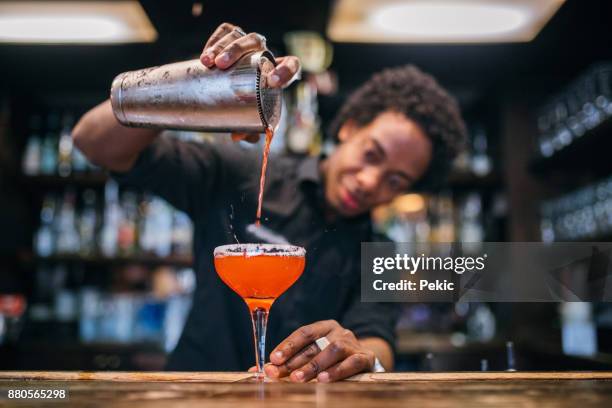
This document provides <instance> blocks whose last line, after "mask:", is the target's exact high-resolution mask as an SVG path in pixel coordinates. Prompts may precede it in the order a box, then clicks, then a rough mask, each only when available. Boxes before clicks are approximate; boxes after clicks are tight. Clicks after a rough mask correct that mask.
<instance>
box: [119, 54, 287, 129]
mask: <svg viewBox="0 0 612 408" xmlns="http://www.w3.org/2000/svg"><path fill="white" fill-rule="evenodd" d="M274 65H275V62H274V57H273V56H272V54H270V52H268V51H263V52H257V53H252V54H248V55H246V56H244V57H243V58H241V59H240V60H239V61H237V62H236V63H235V64H234V65H233V66H232V67H230V68H229V69H226V70H221V69H218V68H216V67H215V68H212V69H209V68H207V67H206V66H204V65H203V64H202V63H201V62H200V60H197V59H195V60H191V61H184V62H177V63H174V64H168V65H162V66H159V67H152V68H145V69H141V70H138V71H129V72H124V73H122V74H119V75H118V76H117V77H116V78H115V80H114V81H113V84H112V87H111V104H112V107H113V112H114V114H115V117H116V118H117V120H118V121H119V122H120V123H121V124H123V125H126V126H135V127H153V128H168V129H184V130H199V131H211V132H212V131H214V132H245V133H262V132H264V131H265V129H266V128H267V127H268V126H270V127H272V128H276V125H277V124H278V121H279V118H280V113H281V96H282V95H281V90H280V89H278V88H270V87H268V85H267V75H266V74H267V73H268V72H270V71H271V70H272V69H274Z"/></svg>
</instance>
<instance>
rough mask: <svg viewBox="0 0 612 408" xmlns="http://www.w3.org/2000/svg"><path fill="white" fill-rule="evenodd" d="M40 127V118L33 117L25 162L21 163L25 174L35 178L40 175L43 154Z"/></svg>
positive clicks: (24, 157)
mask: <svg viewBox="0 0 612 408" xmlns="http://www.w3.org/2000/svg"><path fill="white" fill-rule="evenodd" d="M40 125H41V119H40V116H38V115H32V116H31V117H30V123H29V128H30V134H29V136H28V143H27V145H26V148H25V152H24V155H23V161H22V163H21V167H22V170H23V173H24V174H26V175H28V176H35V175H37V174H39V173H40V165H41V163H40V160H41V154H42V151H41V150H42V142H41V140H40Z"/></svg>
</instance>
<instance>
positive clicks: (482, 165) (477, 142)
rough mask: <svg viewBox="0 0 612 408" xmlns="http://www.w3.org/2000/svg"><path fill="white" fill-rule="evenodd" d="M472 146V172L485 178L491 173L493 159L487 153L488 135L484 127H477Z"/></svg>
mask: <svg viewBox="0 0 612 408" xmlns="http://www.w3.org/2000/svg"><path fill="white" fill-rule="evenodd" d="M472 145H473V153H472V172H473V173H474V174H475V175H477V176H479V177H484V176H486V175H487V174H489V173H490V172H491V158H490V157H489V153H488V152H487V148H488V146H487V134H486V133H485V130H484V128H483V127H482V126H476V127H475V129H474V136H473V141H472Z"/></svg>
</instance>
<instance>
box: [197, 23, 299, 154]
mask: <svg viewBox="0 0 612 408" xmlns="http://www.w3.org/2000/svg"><path fill="white" fill-rule="evenodd" d="M265 49H266V40H265V37H264V36H262V35H261V34H258V33H248V34H247V33H245V32H244V31H242V29H241V28H240V27H238V26H235V25H233V24H230V23H223V24H221V25H220V26H219V27H217V29H216V30H215V32H214V33H213V34H212V35H211V36H210V38H209V39H208V41H207V42H206V45H205V46H204V49H203V50H202V55H200V61H201V62H202V64H204V65H205V66H207V67H208V68H212V67H217V68H219V69H227V68H229V67H231V66H232V65H233V64H234V63H235V62H236V61H238V60H239V59H240V58H241V57H242V56H244V55H246V54H248V53H251V52H257V51H263V50H265ZM276 62H277V65H276V68H274V69H273V70H272V71H270V73H269V74H268V84H269V85H270V86H271V87H273V88H282V87H285V86H288V85H289V84H291V83H292V82H293V81H294V80H295V79H298V77H299V75H300V61H299V60H298V58H297V57H295V56H293V55H289V56H286V57H277V58H276ZM232 140H234V141H238V140H246V141H248V142H251V143H254V142H257V141H258V140H259V135H247V134H233V135H232Z"/></svg>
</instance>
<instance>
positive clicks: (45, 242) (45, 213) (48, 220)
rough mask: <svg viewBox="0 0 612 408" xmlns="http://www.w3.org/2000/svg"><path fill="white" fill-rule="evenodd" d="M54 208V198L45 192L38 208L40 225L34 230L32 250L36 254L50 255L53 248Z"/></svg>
mask: <svg viewBox="0 0 612 408" xmlns="http://www.w3.org/2000/svg"><path fill="white" fill-rule="evenodd" d="M55 208H56V198H55V197H54V196H53V195H51V194H47V195H46V196H45V198H44V200H43V205H42V209H41V210H40V227H39V228H38V231H37V232H36V238H35V242H34V250H35V251H36V255H38V256H42V257H46V256H50V255H52V254H53V252H54V250H55V236H54V234H53V222H54V218H55Z"/></svg>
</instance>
